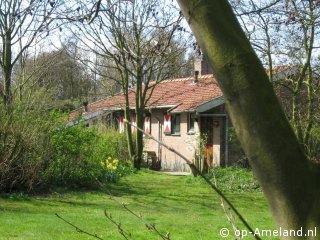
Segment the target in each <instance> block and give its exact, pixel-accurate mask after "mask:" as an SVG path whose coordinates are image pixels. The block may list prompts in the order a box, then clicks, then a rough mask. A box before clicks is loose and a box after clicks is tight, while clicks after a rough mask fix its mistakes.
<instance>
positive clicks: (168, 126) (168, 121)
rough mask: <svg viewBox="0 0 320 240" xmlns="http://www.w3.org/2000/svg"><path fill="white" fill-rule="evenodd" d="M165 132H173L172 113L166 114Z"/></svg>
mask: <svg viewBox="0 0 320 240" xmlns="http://www.w3.org/2000/svg"><path fill="white" fill-rule="evenodd" d="M163 125H164V134H171V115H169V114H165V115H164V124H163Z"/></svg>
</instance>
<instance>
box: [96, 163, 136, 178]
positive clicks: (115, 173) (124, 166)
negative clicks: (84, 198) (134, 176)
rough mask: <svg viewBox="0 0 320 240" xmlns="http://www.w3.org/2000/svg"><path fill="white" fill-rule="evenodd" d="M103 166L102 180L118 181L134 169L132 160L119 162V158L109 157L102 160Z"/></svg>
mask: <svg viewBox="0 0 320 240" xmlns="http://www.w3.org/2000/svg"><path fill="white" fill-rule="evenodd" d="M100 164H101V167H102V179H101V180H102V181H104V182H117V181H118V180H119V178H120V177H122V176H124V175H125V174H128V173H129V172H131V171H132V167H131V162H130V161H124V162H122V163H121V162H119V160H118V159H116V158H115V159H113V158H112V157H108V158H107V159H106V160H104V161H101V162H100Z"/></svg>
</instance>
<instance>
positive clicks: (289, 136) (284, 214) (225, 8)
mask: <svg viewBox="0 0 320 240" xmlns="http://www.w3.org/2000/svg"><path fill="white" fill-rule="evenodd" d="M178 2H179V4H180V6H181V8H182V11H183V13H184V15H185V17H186V19H187V20H188V22H189V24H190V27H191V29H192V31H193V33H194V34H195V36H196V38H197V40H198V43H199V44H200V46H201V49H202V50H203V52H204V54H205V55H206V57H207V58H208V60H209V62H210V63H211V66H212V68H213V71H214V73H215V76H216V78H217V81H218V83H219V85H220V87H221V89H222V91H223V94H224V98H225V101H226V106H227V109H228V112H229V114H230V116H231V119H232V121H233V124H234V126H235V128H236V131H237V134H238V137H239V140H240V142H241V145H242V147H243V149H244V151H245V153H246V155H247V156H248V158H249V161H250V164H251V166H252V168H253V171H254V173H255V175H256V177H257V178H258V180H259V182H260V184H261V186H262V189H263V192H264V194H265V196H266V198H267V200H268V203H269V205H270V208H271V211H272V214H273V218H274V220H275V221H276V224H277V226H278V227H282V228H285V229H300V227H304V228H311V227H314V226H317V225H319V224H320V208H318V207H317V204H318V203H319V191H318V190H317V188H318V186H317V185H318V183H319V169H318V166H315V165H313V164H312V163H311V162H309V161H308V160H307V158H306V156H305V153H304V152H303V150H302V148H301V146H300V144H299V142H298V141H297V138H296V136H295V135H294V132H293V130H292V128H291V127H290V125H289V123H288V121H287V119H286V117H285V115H284V113H283V110H282V108H281V106H280V104H279V102H278V101H277V98H276V96H275V94H274V91H273V88H272V86H271V83H270V82H269V80H268V76H267V74H266V72H265V70H264V68H263V66H262V64H261V63H260V61H259V59H258V57H257V56H256V54H255V52H254V51H253V49H252V47H251V46H250V43H249V41H248V40H247V38H246V36H245V34H244V33H243V31H242V29H241V27H240V25H239V23H238V21H237V19H236V17H235V15H234V14H233V12H232V9H231V7H230V5H229V3H228V1H226V0H202V1H199V0H178ZM286 239H297V237H295V238H294V237H292V238H286ZM301 239H305V237H302V238H301Z"/></svg>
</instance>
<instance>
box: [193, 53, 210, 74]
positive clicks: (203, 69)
mask: <svg viewBox="0 0 320 240" xmlns="http://www.w3.org/2000/svg"><path fill="white" fill-rule="evenodd" d="M194 71H198V72H199V75H198V76H199V77H200V76H201V75H206V74H212V73H213V71H212V69H211V67H210V65H209V63H208V61H207V60H206V58H205V57H204V55H203V54H200V55H199V54H196V56H195V57H194Z"/></svg>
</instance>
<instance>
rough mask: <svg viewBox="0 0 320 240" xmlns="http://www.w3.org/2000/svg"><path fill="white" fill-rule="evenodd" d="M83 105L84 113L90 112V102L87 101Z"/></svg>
mask: <svg viewBox="0 0 320 240" xmlns="http://www.w3.org/2000/svg"><path fill="white" fill-rule="evenodd" d="M82 104H83V110H84V112H88V101H85V102H83V103H82Z"/></svg>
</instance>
